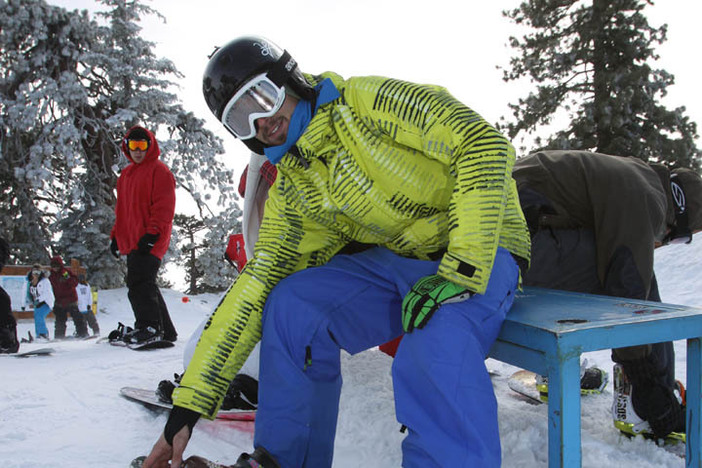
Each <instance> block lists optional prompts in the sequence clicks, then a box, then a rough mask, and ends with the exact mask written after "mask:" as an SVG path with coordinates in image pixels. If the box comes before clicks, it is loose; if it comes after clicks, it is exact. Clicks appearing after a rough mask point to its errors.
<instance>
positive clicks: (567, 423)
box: [547, 354, 581, 468]
mask: <svg viewBox="0 0 702 468" xmlns="http://www.w3.org/2000/svg"><path fill="white" fill-rule="evenodd" d="M547 367H548V466H549V468H556V467H563V468H573V467H579V466H581V454H580V355H579V354H575V355H574V356H573V355H571V356H568V357H567V358H563V356H561V359H560V360H558V359H553V360H549V362H548V363H547Z"/></svg>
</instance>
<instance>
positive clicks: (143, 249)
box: [137, 232, 158, 254]
mask: <svg viewBox="0 0 702 468" xmlns="http://www.w3.org/2000/svg"><path fill="white" fill-rule="evenodd" d="M157 240H158V234H149V233H148V232H147V233H146V234H144V235H143V236H141V239H139V242H138V243H137V250H138V251H139V253H142V254H147V253H149V252H151V249H153V248H154V244H155V243H156V241H157Z"/></svg>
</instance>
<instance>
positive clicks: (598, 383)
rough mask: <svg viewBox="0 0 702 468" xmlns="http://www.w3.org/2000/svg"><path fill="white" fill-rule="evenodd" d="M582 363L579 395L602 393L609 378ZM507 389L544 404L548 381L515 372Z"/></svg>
mask: <svg viewBox="0 0 702 468" xmlns="http://www.w3.org/2000/svg"><path fill="white" fill-rule="evenodd" d="M586 364H587V361H584V363H583V365H582V367H581V369H580V373H581V375H580V394H581V395H592V394H597V393H602V391H603V390H604V388H605V387H606V386H607V382H608V381H609V377H608V375H607V372H605V371H603V370H602V369H599V368H597V367H591V368H588V367H586ZM507 385H508V386H509V388H510V389H511V390H513V391H515V392H517V393H519V394H520V395H522V396H525V397H526V398H528V400H529V402H531V403H545V402H547V401H548V379H544V378H543V377H541V376H539V375H537V374H535V373H534V372H531V371H527V370H520V371H517V372H515V373H514V374H512V375H511V376H510V378H509V379H507Z"/></svg>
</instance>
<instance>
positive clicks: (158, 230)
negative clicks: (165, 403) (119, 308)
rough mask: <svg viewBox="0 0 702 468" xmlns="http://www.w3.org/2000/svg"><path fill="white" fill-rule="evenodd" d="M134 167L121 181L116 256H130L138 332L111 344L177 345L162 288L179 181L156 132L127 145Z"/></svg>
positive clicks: (138, 132)
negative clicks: (164, 156) (163, 156)
mask: <svg viewBox="0 0 702 468" xmlns="http://www.w3.org/2000/svg"><path fill="white" fill-rule="evenodd" d="M122 151H123V152H124V155H125V156H126V157H127V159H128V160H129V161H130V162H131V164H129V165H128V166H127V167H126V168H124V170H122V173H121V175H120V176H119V179H118V180H117V206H116V208H115V215H116V219H115V224H114V226H113V228H112V232H111V234H110V238H111V242H110V251H111V252H112V255H114V256H115V257H116V258H119V256H120V255H126V256H127V288H128V290H129V292H128V297H129V302H130V303H131V305H132V310H133V311H134V319H135V322H134V329H133V330H131V331H129V332H127V333H123V330H120V329H118V330H116V331H115V332H116V333H115V332H113V333H111V334H110V335H111V336H110V341H111V342H114V343H115V344H118V343H120V342H122V343H126V344H127V346H130V347H141V346H145V345H148V344H150V343H154V342H157V341H162V340H166V341H171V342H173V341H176V339H177V337H178V334H177V332H176V329H175V327H174V325H173V322H172V321H171V317H170V315H169V313H168V308H167V307H166V303H165V301H164V300H163V296H162V295H161V292H160V291H159V289H158V286H157V285H156V277H157V274H158V269H159V267H160V266H161V261H162V259H163V256H164V254H165V253H166V251H167V250H168V244H169V243H170V240H171V228H172V227H173V215H174V213H175V178H174V177H173V174H172V173H171V171H170V170H169V169H168V167H167V166H166V165H165V164H164V163H163V162H161V161H160V160H159V155H160V154H161V151H160V150H159V147H158V142H157V141H156V138H155V137H154V135H153V133H151V132H150V131H149V130H147V129H145V128H143V127H139V126H135V127H132V128H131V129H130V130H129V131H128V132H127V134H126V135H125V137H124V140H123V141H122Z"/></svg>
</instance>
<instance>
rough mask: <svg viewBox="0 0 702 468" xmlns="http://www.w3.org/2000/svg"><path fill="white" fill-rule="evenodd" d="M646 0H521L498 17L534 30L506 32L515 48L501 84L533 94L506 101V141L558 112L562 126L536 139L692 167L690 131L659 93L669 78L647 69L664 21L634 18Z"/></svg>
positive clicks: (693, 131) (695, 159)
mask: <svg viewBox="0 0 702 468" xmlns="http://www.w3.org/2000/svg"><path fill="white" fill-rule="evenodd" d="M652 3H653V2H652V1H650V0H526V1H524V2H522V3H521V4H520V6H519V7H518V8H516V9H513V10H511V11H505V12H504V14H505V16H507V17H509V18H510V19H512V20H513V21H514V22H516V23H517V24H520V25H524V26H527V27H529V28H531V29H533V32H530V33H528V34H526V35H525V36H524V37H523V38H521V39H518V38H514V37H512V38H510V44H511V46H512V47H513V48H515V49H516V50H517V51H518V54H517V55H516V56H514V57H512V59H511V61H510V64H511V69H509V70H505V73H504V79H505V81H512V80H518V79H522V78H529V79H530V80H531V82H532V83H535V84H536V91H534V92H531V93H530V94H529V95H528V96H527V97H526V98H523V99H520V100H519V102H518V103H517V104H512V105H510V107H511V109H512V111H513V117H514V119H513V120H512V122H510V123H508V124H506V130H507V133H508V134H509V136H510V137H512V138H514V137H516V136H518V135H520V134H521V135H522V136H524V133H523V132H526V133H527V134H530V133H534V132H535V131H537V130H539V127H541V126H545V125H548V124H553V125H554V126H555V127H557V128H558V127H561V126H562V125H561V123H560V122H561V120H559V119H558V118H559V117H567V119H565V120H566V121H567V123H566V124H565V126H566V128H563V129H561V130H558V131H556V133H555V134H553V135H552V136H550V137H548V138H546V139H545V141H544V140H543V139H541V138H537V139H536V145H537V146H538V147H541V148H550V149H570V148H572V149H590V150H594V151H599V152H603V153H609V154H614V155H633V156H637V157H639V158H641V159H643V160H644V161H648V160H652V161H662V162H665V163H667V164H670V165H676V166H684V167H695V168H698V167H699V162H700V156H701V153H700V150H699V148H697V147H696V145H695V139H696V138H697V127H696V124H695V123H694V122H691V121H690V119H689V118H688V117H687V116H686V115H685V108H684V107H680V108H677V109H674V110H668V109H666V108H665V107H664V106H663V105H662V104H661V103H660V102H659V99H660V98H662V97H663V96H665V94H666V88H667V87H668V86H670V85H672V84H673V83H674V78H673V76H672V75H671V74H669V73H667V72H666V71H665V70H658V69H654V68H653V62H654V61H655V60H656V59H657V58H658V56H657V55H656V53H655V46H656V45H657V44H661V43H662V42H664V41H665V40H666V26H665V25H664V26H661V27H659V28H654V27H652V26H651V25H649V23H648V20H647V19H646V17H645V16H644V14H643V10H644V8H645V7H646V6H647V5H648V4H652Z"/></svg>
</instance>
